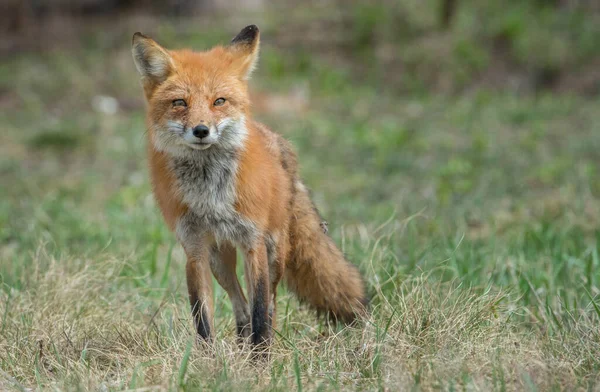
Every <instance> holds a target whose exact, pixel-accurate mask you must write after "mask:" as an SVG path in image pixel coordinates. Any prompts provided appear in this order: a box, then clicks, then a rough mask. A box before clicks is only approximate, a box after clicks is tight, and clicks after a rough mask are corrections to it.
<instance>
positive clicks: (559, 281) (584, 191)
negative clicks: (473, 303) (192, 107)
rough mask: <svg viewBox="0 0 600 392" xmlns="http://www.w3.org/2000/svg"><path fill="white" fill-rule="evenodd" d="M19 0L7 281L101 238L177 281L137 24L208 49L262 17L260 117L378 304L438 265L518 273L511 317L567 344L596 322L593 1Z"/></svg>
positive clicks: (3, 211)
mask: <svg viewBox="0 0 600 392" xmlns="http://www.w3.org/2000/svg"><path fill="white" fill-rule="evenodd" d="M4 7H5V8H4V12H3V16H2V18H4V20H5V21H6V23H2V26H3V27H1V29H2V30H0V32H1V33H2V34H0V54H1V55H2V61H1V63H0V184H1V186H0V279H1V282H2V284H3V286H2V287H3V290H4V291H5V292H7V293H8V292H12V291H11V290H17V291H19V290H20V291H22V292H27V291H28V290H34V287H35V280H34V279H33V278H32V270H33V269H34V268H35V270H36V271H37V270H38V269H41V270H42V271H43V270H45V269H47V268H49V267H48V264H49V261H44V260H50V259H51V258H53V257H55V258H75V259H78V258H82V259H92V260H93V259H94V258H95V257H97V256H96V255H98V254H103V255H106V254H108V255H111V256H115V257H121V258H127V259H128V260H130V262H128V264H127V266H126V267H125V268H124V269H123V270H122V271H121V272H120V275H122V276H128V277H131V281H128V283H127V285H133V286H136V287H147V288H153V287H163V288H165V287H171V288H173V287H177V288H178V290H179V287H180V285H181V282H182V279H183V269H182V268H183V267H182V265H183V264H182V260H181V257H180V256H181V255H179V256H177V255H176V256H175V257H174V258H173V262H171V253H172V250H173V247H174V244H175V241H174V239H173V236H172V235H171V234H170V233H168V230H167V229H166V227H165V225H164V224H163V222H162V220H161V217H160V216H159V212H158V209H157V207H156V205H155V203H154V201H153V199H152V196H151V194H150V187H149V183H148V178H147V172H146V159H145V135H144V132H145V121H144V101H143V97H142V91H141V87H140V85H139V82H138V79H139V77H138V75H137V73H136V71H135V67H134V66H133V63H132V60H131V55H130V41H131V36H132V34H133V33H134V32H135V31H141V32H143V33H144V34H147V35H149V36H151V37H153V38H154V39H156V40H157V41H158V42H159V43H161V44H162V45H163V46H165V47H167V48H180V47H189V48H193V49H197V50H203V49H207V48H209V47H211V46H212V45H215V44H224V43H227V42H228V41H229V40H230V39H231V38H232V37H233V36H234V35H235V34H236V33H237V32H238V31H239V30H240V29H241V28H242V27H244V26H245V25H248V24H251V23H254V24H257V25H258V26H259V27H260V29H261V34H262V36H261V44H262V46H261V58H260V62H259V67H258V70H257V72H256V73H255V76H254V78H253V80H252V81H251V89H252V94H253V100H252V102H253V106H254V114H255V117H256V118H257V119H259V120H261V121H263V122H265V123H266V124H268V125H269V126H270V127H271V128H272V129H274V130H275V131H277V132H280V133H282V134H283V135H284V136H285V137H286V138H288V139H289V140H290V141H291V142H292V143H293V144H294V146H295V147H296V149H297V151H298V154H299V159H300V163H301V172H302V175H303V177H304V178H305V180H306V182H307V185H308V186H309V187H310V188H311V189H312V191H313V195H314V199H315V201H316V203H317V205H318V206H319V208H320V210H321V212H322V214H323V216H324V217H325V219H326V220H327V221H328V222H329V229H330V233H331V234H332V236H333V237H334V238H335V240H336V242H338V243H339V244H341V245H342V247H343V248H344V251H345V252H346V254H348V256H349V258H350V259H351V260H353V261H354V262H355V263H356V264H358V265H359V266H360V267H361V269H362V270H363V271H364V272H365V275H366V278H367V280H368V282H369V285H370V287H371V288H372V291H373V293H374V297H373V303H374V306H375V307H376V308H377V306H378V305H382V304H385V303H386V302H388V303H389V302H391V303H392V304H393V303H394V302H393V301H394V300H393V298H395V297H394V296H395V295H396V290H397V285H398V284H401V282H403V281H405V280H406V279H410V278H411V277H416V276H419V275H421V274H422V273H424V272H427V275H428V279H432V280H433V281H436V282H437V281H442V282H458V284H459V285H464V287H471V288H474V289H475V290H481V292H484V291H485V290H486V289H490V288H491V289H492V290H502V291H504V290H505V291H506V293H507V297H506V302H505V305H506V306H507V308H508V309H517V308H518V309H520V310H519V311H518V312H515V313H514V314H513V313H511V319H512V320H517V321H518V326H517V324H515V328H516V329H519V328H524V329H523V331H529V332H531V331H535V333H538V332H539V334H540V336H542V335H543V336H545V337H548V336H552V337H553V339H554V337H556V336H558V337H556V339H559V341H560V336H563V338H564V336H569V334H570V333H575V332H573V331H576V330H577V331H578V330H579V328H580V327H581V325H580V324H578V323H579V322H580V321H581V319H579V318H577V317H573V314H575V315H579V316H580V317H584V316H585V320H586V323H589V324H586V325H587V326H590V328H591V326H592V325H594V324H595V325H596V327H597V325H598V324H597V323H598V322H599V321H600V320H599V319H598V317H600V311H598V307H597V304H596V303H597V302H598V301H599V300H600V298H599V296H600V289H599V287H600V286H599V280H600V273H599V264H600V259H599V256H598V253H599V248H600V200H599V197H600V181H599V180H600V3H599V2H598V1H594V0H587V1H586V0H507V1H493V0H422V1H420V0H406V1H385V0H381V1H375V2H360V1H341V0H331V1H305V2H297V3H296V2H292V1H286V2H278V4H277V5H274V4H271V3H270V2H267V1H262V0H247V1H241V0H240V1H229V0H226V1H197V2H194V1H190V0H187V1H186V0H180V1H178V0H170V1H164V2H162V1H153V0H139V1H137V0H127V1H118V0H84V1H81V2H75V1H68V0H56V1H50V0H49V1H46V2H34V1H13V2H11V1H8V2H5V5H4ZM175 248H176V247H175ZM40 250H43V253H44V254H47V255H49V257H47V258H40V257H39V252H40ZM74 265H75V267H73V268H78V267H77V266H79V267H81V264H77V263H75V264H74ZM32 279H33V280H32ZM180 291H181V290H180ZM13 295H14V294H13ZM215 295H216V297H217V298H218V299H217V301H222V302H223V305H222V308H221V310H220V311H218V312H217V317H222V316H224V315H225V316H226V317H230V312H231V310H230V308H229V306H230V305H229V304H228V302H227V301H225V295H224V293H223V291H222V290H220V289H217V291H216V294H215ZM157 296H158V297H160V296H159V295H157ZM148 297H149V298H150V299H151V300H152V298H153V297H152V294H148ZM182 298H183V297H182ZM284 298H285V297H284ZM386 298H387V299H386ZM184 301H185V300H184V299H181V301H180V302H184ZM594 301H596V302H594ZM152 303H153V302H149V303H142V304H141V305H139V306H140V307H141V308H144V309H146V308H145V307H148V308H149V307H151V305H150V304H152ZM181 306H183V305H181ZM382 306H383V305H382ZM594 306H596V307H594ZM523 309H525V310H523ZM594 309H595V310H594ZM144 311H145V310H142V312H144ZM8 312H9V310H8V305H6V306H5V309H4V313H5V314H8ZM582 315H583V316H582ZM31 328H34V327H33V326H32V327H31ZM3 333H5V332H4V328H3ZM531 333H533V332H531ZM565 334H566V335H565ZM586 336H587V337H586V338H585V339H583V338H581V339H583V340H585V341H586V343H585V344H587V346H585V349H582V350H579V351H577V350H576V352H574V354H573V355H574V356H573V357H572V358H571V360H572V361H573V363H575V362H577V361H579V362H582V363H583V364H582V365H580V366H579V367H577V369H576V370H574V371H573V372H574V373H573V374H576V375H577V376H578V377H581V379H582V380H596V379H597V378H596V377H597V374H598V370H599V369H600V362H599V361H600V360H599V359H598V358H600V349H599V346H600V342H599V341H598V340H594V339H598V334H597V333H596V334H595V335H593V336H594V338H590V337H589V336H588V335H586ZM571 337H572V336H571ZM4 338H5V339H6V340H5V341H10V340H11V339H13V338H14V336H9V335H6V334H5V335H4ZM573 339H574V340H577V339H580V338H579V337H578V338H577V339H575V338H573ZM581 339H580V340H581ZM583 340H581V341H583ZM569 341H571V340H569ZM578 341H579V340H578ZM563 343H564V341H563ZM582 344H583V343H582ZM557 347H558V346H557ZM557 347H555V348H554V349H556V350H559V351H560V349H559V348H557ZM554 349H552V350H554ZM552 350H551V351H552ZM552 352H554V351H552ZM565 355H568V354H565ZM565 361H567V359H565ZM5 369H8V368H5ZM7 371H8V372H9V373H11V371H10V370H7ZM24 377H25V376H24ZM531 377H532V378H530V379H529V380H531V379H533V384H536V383H538V381H539V380H538V379H536V378H535V375H533V376H531ZM539 382H541V381H539ZM586 382H587V381H586ZM533 384H532V385H533ZM545 385H553V384H552V383H551V382H550V383H549V384H545ZM557 385H563V386H564V384H560V381H559V382H558V384H557ZM582 385H583V384H582ZM585 385H592V386H593V385H597V384H585ZM590 388H592V387H590Z"/></svg>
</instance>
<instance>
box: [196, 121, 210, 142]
mask: <svg viewBox="0 0 600 392" xmlns="http://www.w3.org/2000/svg"><path fill="white" fill-rule="evenodd" d="M192 133H193V134H194V136H196V137H197V138H199V139H202V138H203V137H207V136H208V134H209V133H210V130H209V129H208V127H207V126H206V125H204V124H200V125H196V126H195V127H194V130H193V131H192Z"/></svg>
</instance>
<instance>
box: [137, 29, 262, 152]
mask: <svg viewBox="0 0 600 392" xmlns="http://www.w3.org/2000/svg"><path fill="white" fill-rule="evenodd" d="M259 35H260V34H259V31H258V27H256V26H255V25H251V26H247V27H245V28H244V29H243V30H242V31H241V32H240V33H239V34H238V35H237V36H236V37H235V38H234V39H233V40H232V41H231V43H230V44H229V45H228V46H217V47H214V48H212V49H210V50H208V51H205V52H194V51H190V50H167V49H165V48H163V47H161V46H160V45H159V44H157V43H156V42H155V41H154V40H152V39H151V38H148V37H146V36H144V35H142V34H141V33H135V34H134V35H133V43H132V54H133V60H134V62H135V66H136V68H137V70H138V72H139V73H140V74H141V76H142V86H143V87H144V94H145V96H146V101H147V102H148V116H149V122H150V127H149V136H150V140H151V142H152V143H153V146H154V147H155V148H156V149H157V150H159V151H164V152H167V153H171V154H175V155H181V154H186V153H189V152H192V151H194V150H205V149H208V148H211V147H213V148H230V149H231V148H237V147H240V146H241V145H242V143H243V141H244V139H245V137H246V132H247V130H246V126H245V119H246V117H247V116H248V115H249V97H248V79H249V77H250V74H251V73H252V70H253V69H254V67H255V65H256V62H257V60H258V48H259V42H260V37H259Z"/></svg>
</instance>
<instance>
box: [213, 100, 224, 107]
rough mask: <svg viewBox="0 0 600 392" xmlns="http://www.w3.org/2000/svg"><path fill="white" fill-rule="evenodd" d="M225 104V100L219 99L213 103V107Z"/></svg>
mask: <svg viewBox="0 0 600 392" xmlns="http://www.w3.org/2000/svg"><path fill="white" fill-rule="evenodd" d="M224 103H225V98H219V99H217V100H216V101H215V103H213V105H215V106H221V105H223V104H224Z"/></svg>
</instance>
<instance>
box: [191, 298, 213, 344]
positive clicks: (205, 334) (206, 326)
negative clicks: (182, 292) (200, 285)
mask: <svg viewBox="0 0 600 392" xmlns="http://www.w3.org/2000/svg"><path fill="white" fill-rule="evenodd" d="M194 297H195V296H194ZM190 304H191V306H192V316H193V317H194V325H195V326H196V332H198V335H200V336H201V337H202V339H204V340H205V341H207V342H209V341H210V322H209V320H208V316H207V315H206V309H204V307H203V306H202V305H201V304H200V301H198V298H197V297H196V298H192V297H191V296H190Z"/></svg>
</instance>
